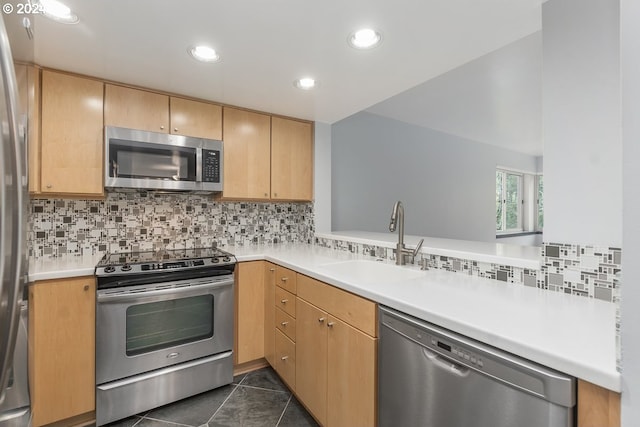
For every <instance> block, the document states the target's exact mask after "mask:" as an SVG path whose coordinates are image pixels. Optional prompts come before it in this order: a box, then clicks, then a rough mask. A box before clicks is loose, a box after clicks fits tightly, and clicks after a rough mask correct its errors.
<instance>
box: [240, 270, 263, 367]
mask: <svg viewBox="0 0 640 427" xmlns="http://www.w3.org/2000/svg"><path fill="white" fill-rule="evenodd" d="M235 274H236V282H235V285H236V287H235V294H236V310H235V317H236V319H235V320H236V328H235V329H236V339H235V343H236V349H235V350H236V351H235V364H236V365H240V364H243V363H247V362H251V361H254V360H257V359H261V358H263V357H264V318H265V317H264V316H265V314H264V313H265V312H264V310H265V304H264V279H265V278H264V262H263V261H251V262H241V263H238V264H237V266H236V273H235Z"/></svg>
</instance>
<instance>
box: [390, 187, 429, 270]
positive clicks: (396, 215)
mask: <svg viewBox="0 0 640 427" xmlns="http://www.w3.org/2000/svg"><path fill="white" fill-rule="evenodd" d="M396 228H397V229H398V245H397V246H396V265H405V259H404V257H405V256H406V255H410V256H412V257H413V258H415V256H416V255H417V254H418V252H419V251H420V248H421V247H422V243H424V239H420V241H419V242H418V245H417V246H416V247H415V249H414V250H411V249H407V248H405V246H404V207H403V206H402V202H401V201H400V200H398V201H397V202H396V204H395V205H393V211H391V223H390V224H389V231H391V232H394V231H396Z"/></svg>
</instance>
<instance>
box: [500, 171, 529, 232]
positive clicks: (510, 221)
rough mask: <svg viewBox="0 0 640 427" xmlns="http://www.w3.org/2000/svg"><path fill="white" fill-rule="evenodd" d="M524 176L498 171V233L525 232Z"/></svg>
mask: <svg viewBox="0 0 640 427" xmlns="http://www.w3.org/2000/svg"><path fill="white" fill-rule="evenodd" d="M522 182H523V175H522V174H521V173H517V172H511V171H506V170H500V169H498V170H497V171H496V231H497V232H499V233H500V232H517V231H522V230H523V225H522V224H523V218H522V205H523V203H524V200H523V195H522Z"/></svg>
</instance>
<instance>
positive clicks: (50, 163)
mask: <svg viewBox="0 0 640 427" xmlns="http://www.w3.org/2000/svg"><path fill="white" fill-rule="evenodd" d="M103 97H104V84H103V83H102V82H100V81H97V80H92V79H87V78H83V77H77V76H72V75H68V74H63V73H57V72H54V71H49V70H43V72H42V141H41V145H42V147H41V188H40V190H41V191H42V193H47V194H78V195H90V196H91V195H98V196H101V195H103V184H102V182H103V177H102V175H103V157H104V155H103V148H102V147H103V143H102V141H103V131H102V129H103V128H102V116H103Z"/></svg>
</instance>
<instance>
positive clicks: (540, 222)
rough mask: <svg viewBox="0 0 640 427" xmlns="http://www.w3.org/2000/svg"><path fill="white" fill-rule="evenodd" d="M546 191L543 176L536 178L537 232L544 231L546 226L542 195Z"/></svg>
mask: <svg viewBox="0 0 640 427" xmlns="http://www.w3.org/2000/svg"><path fill="white" fill-rule="evenodd" d="M543 190H544V183H543V182H542V175H537V176H536V192H537V197H536V213H537V215H536V231H542V227H543V226H544V203H543V199H542V193H543Z"/></svg>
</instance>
